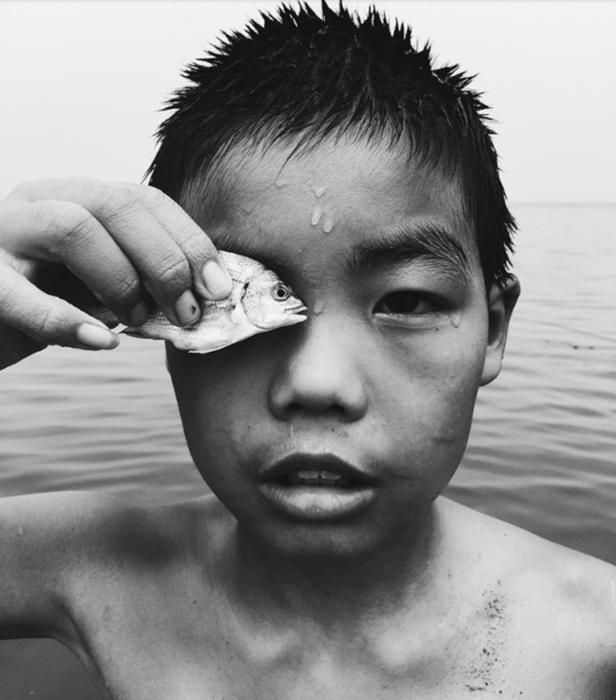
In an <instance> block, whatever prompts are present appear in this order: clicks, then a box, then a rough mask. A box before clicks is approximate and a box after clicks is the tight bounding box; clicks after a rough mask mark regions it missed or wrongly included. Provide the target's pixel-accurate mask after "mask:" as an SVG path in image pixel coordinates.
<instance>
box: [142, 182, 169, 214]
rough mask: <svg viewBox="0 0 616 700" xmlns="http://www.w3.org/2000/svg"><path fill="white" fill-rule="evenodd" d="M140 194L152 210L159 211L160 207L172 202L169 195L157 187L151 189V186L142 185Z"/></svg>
mask: <svg viewBox="0 0 616 700" xmlns="http://www.w3.org/2000/svg"><path fill="white" fill-rule="evenodd" d="M139 191H140V193H141V196H142V197H143V201H144V202H145V203H146V204H147V205H148V206H149V207H151V208H152V209H159V208H160V207H163V206H165V205H167V204H168V203H169V202H170V201H172V200H170V198H169V197H167V195H166V194H165V193H164V192H162V191H161V190H159V189H158V188H157V187H151V186H150V185H141V186H140V190H139Z"/></svg>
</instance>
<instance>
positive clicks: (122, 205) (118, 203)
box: [96, 185, 138, 219]
mask: <svg viewBox="0 0 616 700" xmlns="http://www.w3.org/2000/svg"><path fill="white" fill-rule="evenodd" d="M96 199H97V202H98V206H97V209H98V211H100V212H101V213H102V215H103V216H104V217H105V218H107V219H113V218H115V217H117V216H122V215H124V214H125V213H126V212H127V211H131V210H133V209H134V208H135V207H136V206H137V204H138V202H137V196H136V195H135V192H134V190H133V188H131V187H129V186H128V185H116V186H114V187H110V188H106V187H104V188H102V189H100V190H99V192H98V193H97V197H96Z"/></svg>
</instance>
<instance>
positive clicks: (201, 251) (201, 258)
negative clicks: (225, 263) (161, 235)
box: [182, 231, 216, 262]
mask: <svg viewBox="0 0 616 700" xmlns="http://www.w3.org/2000/svg"><path fill="white" fill-rule="evenodd" d="M182 250H183V251H184V253H185V254H186V257H187V258H189V259H190V260H194V261H197V262H205V260H206V259H208V258H211V257H213V256H214V255H215V254H216V248H214V245H213V244H212V242H211V241H210V239H209V238H208V237H207V236H206V235H205V234H204V233H202V232H200V231H193V232H191V233H189V234H188V236H187V237H186V238H185V239H184V241H182Z"/></svg>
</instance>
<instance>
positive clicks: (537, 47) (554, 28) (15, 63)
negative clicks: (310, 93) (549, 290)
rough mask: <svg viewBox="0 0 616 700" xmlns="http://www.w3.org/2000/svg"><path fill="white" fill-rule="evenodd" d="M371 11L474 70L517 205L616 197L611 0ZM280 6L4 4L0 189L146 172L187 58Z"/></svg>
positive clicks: (454, 0) (390, 5)
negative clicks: (165, 107)
mask: <svg viewBox="0 0 616 700" xmlns="http://www.w3.org/2000/svg"><path fill="white" fill-rule="evenodd" d="M310 4H312V5H315V6H317V7H318V6H319V5H320V3H317V2H311V3H310ZM331 4H332V5H334V6H335V5H336V4H337V0H333V1H332V3H331ZM346 4H347V5H348V6H349V7H351V8H357V9H359V10H360V12H361V11H365V9H366V8H367V7H368V5H369V3H367V2H357V1H353V2H351V1H349V2H347V3H346ZM375 4H376V6H377V8H380V9H383V10H385V11H386V13H387V14H388V15H389V16H390V17H397V18H399V19H401V20H403V21H405V22H406V23H408V24H410V25H411V26H412V27H413V28H414V31H415V36H416V38H417V39H418V40H419V41H420V42H421V43H423V42H424V41H425V40H426V39H430V41H431V43H432V45H433V48H434V51H435V54H436V56H437V57H438V58H439V59H440V60H442V61H446V62H452V61H453V62H456V63H460V64H461V66H462V67H463V68H464V69H465V70H467V71H468V72H470V73H477V74H479V75H478V79H477V82H476V86H477V87H478V88H479V89H481V90H482V91H484V93H485V98H484V99H485V101H487V103H488V104H489V105H491V106H492V108H493V109H492V115H493V117H494V118H495V119H496V124H495V127H496V129H497V130H498V136H497V138H496V146H497V150H498V151H499V153H500V156H501V166H502V170H503V181H504V184H505V188H506V190H507V192H508V195H509V199H510V200H511V201H512V202H514V203H516V202H528V201H535V202H536V201H551V202H593V201H594V202H605V201H616V187H615V185H614V174H613V173H614V169H615V168H614V166H615V164H616V137H615V135H614V128H615V126H616V86H615V83H616V79H615V78H614V76H615V75H616V50H615V49H614V39H613V34H614V30H615V29H616V3H614V2H609V1H604V2H597V1H594V0H577V1H569V2H559V1H552V2H547V1H543V2H541V1H540V0H534V1H528V2H527V1H523V0H511V1H506V0H497V1H494V0H492V1H491V2H489V1H488V0H483V1H481V0H478V1H477V0H476V1H474V2H468V1H465V0H437V1H434V0H432V1H431V2H419V1H417V2H415V1H405V0H398V1H394V2H391V1H390V2H379V0H375ZM276 5H277V3H273V2H240V1H239V0H231V1H230V0H227V1H226V2H220V1H213V0H209V1H206V2H204V1H201V2H199V1H197V0H193V1H191V2H182V1H176V2H169V1H164V0H158V1H155V2H149V1H145V0H143V1H137V2H131V1H128V0H121V1H120V0H116V1H115V2H114V1H110V0H108V1H106V2H99V1H95V0H88V1H86V0H74V1H73V2H56V1H54V0H46V1H44V2H43V1H41V2H28V1H23V0H21V1H19V2H16V1H14V2H11V1H7V0H4V1H0V115H1V116H0V127H1V128H0V164H1V167H0V196H2V195H4V194H5V193H6V192H7V191H8V190H9V189H10V188H11V187H12V186H14V185H15V184H17V183H19V182H21V181H23V180H26V179H31V178H36V177H43V176H45V177H47V176H69V175H88V176H91V177H97V178H103V179H111V180H131V181H139V180H141V177H142V175H143V173H144V171H145V169H146V167H147V165H148V163H149V161H150V159H151V156H152V154H153V149H154V141H153V138H152V134H153V132H154V131H155V129H156V127H157V125H158V122H159V121H160V119H161V114H160V113H159V112H158V111H157V110H158V109H159V107H160V106H161V105H162V103H163V101H164V99H165V98H166V96H168V95H169V93H170V92H171V91H172V90H173V89H175V88H176V87H178V86H179V85H181V84H182V81H181V79H180V78H179V70H180V69H181V67H182V66H183V65H185V64H186V63H187V62H189V61H191V60H192V59H194V58H196V57H197V56H200V55H202V53H203V51H204V49H205V48H206V47H207V45H208V44H209V43H210V42H211V41H212V40H214V39H215V38H216V36H217V35H218V34H219V32H220V30H221V29H232V28H239V27H241V26H243V24H244V23H245V21H246V20H247V19H249V18H251V17H254V16H256V15H257V12H258V9H260V8H263V9H267V8H270V9H271V8H273V7H275V6H276Z"/></svg>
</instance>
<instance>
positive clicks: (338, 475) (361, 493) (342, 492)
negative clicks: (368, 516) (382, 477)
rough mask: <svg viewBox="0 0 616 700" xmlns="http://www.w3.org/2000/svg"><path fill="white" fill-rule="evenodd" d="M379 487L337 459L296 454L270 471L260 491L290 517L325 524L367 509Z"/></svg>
mask: <svg viewBox="0 0 616 700" xmlns="http://www.w3.org/2000/svg"><path fill="white" fill-rule="evenodd" d="M377 485H378V482H377V480H376V479H375V478H374V477H373V476H372V475H370V474H367V473H366V472H364V471H362V470H360V469H357V468H356V467H354V466H352V465H351V464H349V463H348V462H345V461H344V460H341V459H340V458H338V457H335V456H333V455H305V454H296V455H291V456H289V457H285V458H284V459H282V460H280V461H278V462H275V463H274V464H273V465H271V466H270V467H268V468H267V469H266V470H265V471H264V472H263V473H262V474H261V475H260V484H259V490H260V492H261V494H262V495H263V496H264V497H265V498H266V499H267V500H268V501H269V502H270V503H271V504H272V505H274V506H275V507H276V508H277V509H280V510H282V511H284V512H285V513H286V514H287V515H291V516H293V517H299V518H301V519H308V520H315V519H316V520H325V519H331V518H339V517H341V516H347V515H350V514H353V513H356V512H357V511H358V510H361V509H363V508H365V507H366V506H367V505H368V504H369V503H370V502H372V500H373V499H374V498H375V497H376V487H377Z"/></svg>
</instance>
